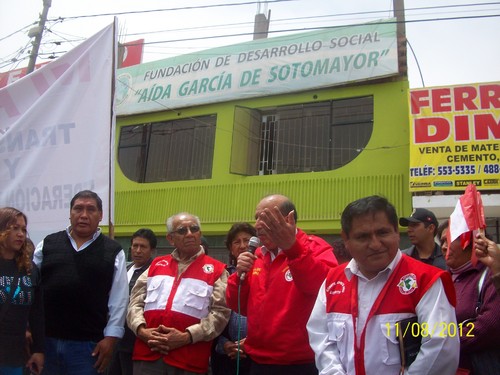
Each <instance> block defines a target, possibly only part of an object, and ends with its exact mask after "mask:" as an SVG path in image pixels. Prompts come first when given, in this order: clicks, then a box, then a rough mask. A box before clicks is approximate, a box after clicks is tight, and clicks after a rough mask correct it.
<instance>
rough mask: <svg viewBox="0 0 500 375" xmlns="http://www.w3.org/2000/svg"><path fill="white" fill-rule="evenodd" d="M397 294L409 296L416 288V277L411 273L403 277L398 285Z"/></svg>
mask: <svg viewBox="0 0 500 375" xmlns="http://www.w3.org/2000/svg"><path fill="white" fill-rule="evenodd" d="M398 288H399V292H400V293H401V294H411V293H413V292H414V291H415V289H417V288H418V285H417V276H415V274H413V273H409V274H408V275H405V276H403V277H402V278H401V279H400V280H399V283H398Z"/></svg>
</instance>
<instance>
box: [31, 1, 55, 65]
mask: <svg viewBox="0 0 500 375" xmlns="http://www.w3.org/2000/svg"><path fill="white" fill-rule="evenodd" d="M51 5H52V0H43V11H42V14H41V15H40V22H39V23H38V26H37V27H36V28H33V29H31V30H30V34H29V35H30V37H33V32H35V33H37V34H36V35H35V40H34V42H33V48H32V49H31V54H30V61H29V63H28V68H27V69H26V74H30V73H31V72H32V71H33V70H35V62H36V58H37V57H38V50H39V48H40V43H41V41H42V35H43V29H44V28H45V21H47V14H48V13H49V8H50V6H51Z"/></svg>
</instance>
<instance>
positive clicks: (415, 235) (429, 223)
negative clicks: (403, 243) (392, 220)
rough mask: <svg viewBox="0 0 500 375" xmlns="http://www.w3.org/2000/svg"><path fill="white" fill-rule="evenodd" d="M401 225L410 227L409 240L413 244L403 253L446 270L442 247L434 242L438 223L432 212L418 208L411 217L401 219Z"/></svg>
mask: <svg viewBox="0 0 500 375" xmlns="http://www.w3.org/2000/svg"><path fill="white" fill-rule="evenodd" d="M399 225H401V226H402V227H408V238H409V239H410V241H411V243H412V246H410V247H409V248H407V249H404V250H403V253H405V254H407V255H409V256H411V257H412V258H415V259H417V260H420V261H421V262H424V263H427V264H430V265H432V266H435V267H438V268H441V269H443V270H445V269H446V262H445V260H444V257H443V253H442V251H441V247H439V245H438V244H437V243H436V241H435V240H434V238H435V236H436V233H437V228H438V221H437V219H436V216H435V215H434V213H433V212H432V211H429V210H426V209H425V208H416V209H414V210H413V212H412V214H411V215H410V217H402V218H400V219H399Z"/></svg>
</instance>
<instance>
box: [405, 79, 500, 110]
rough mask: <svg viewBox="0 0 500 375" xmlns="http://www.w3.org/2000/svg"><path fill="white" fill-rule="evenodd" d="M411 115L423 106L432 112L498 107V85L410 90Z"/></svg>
mask: <svg viewBox="0 0 500 375" xmlns="http://www.w3.org/2000/svg"><path fill="white" fill-rule="evenodd" d="M410 106H411V113H412V114H413V115H416V114H420V113H421V111H422V110H423V109H425V108H430V109H431V111H432V112H434V113H443V112H459V111H466V110H469V111H474V110H479V109H499V108H500V85H499V84H487V85H479V86H478V87H475V86H459V87H454V88H435V89H421V90H414V91H411V92H410Z"/></svg>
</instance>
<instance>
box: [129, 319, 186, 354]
mask: <svg viewBox="0 0 500 375" xmlns="http://www.w3.org/2000/svg"><path fill="white" fill-rule="evenodd" d="M137 337H139V338H140V339H141V340H142V341H144V342H145V343H146V344H147V345H148V346H149V347H150V349H151V351H153V352H159V353H160V354H163V355H167V354H168V352H169V351H171V350H174V349H177V348H180V347H181V346H184V345H188V344H190V343H191V336H190V335H189V333H188V332H181V331H179V330H178V329H175V328H171V327H165V326H164V325H161V324H160V325H159V326H158V327H157V328H146V327H145V326H144V325H141V326H140V327H139V328H138V329H137Z"/></svg>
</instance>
